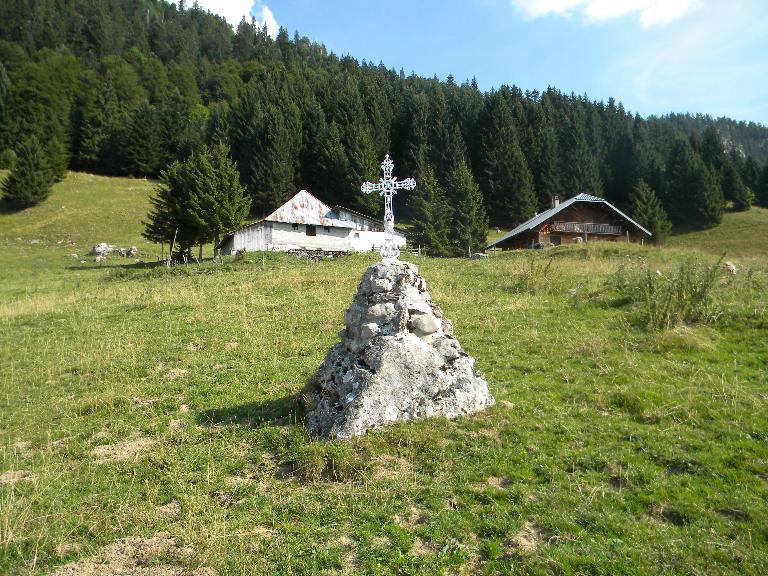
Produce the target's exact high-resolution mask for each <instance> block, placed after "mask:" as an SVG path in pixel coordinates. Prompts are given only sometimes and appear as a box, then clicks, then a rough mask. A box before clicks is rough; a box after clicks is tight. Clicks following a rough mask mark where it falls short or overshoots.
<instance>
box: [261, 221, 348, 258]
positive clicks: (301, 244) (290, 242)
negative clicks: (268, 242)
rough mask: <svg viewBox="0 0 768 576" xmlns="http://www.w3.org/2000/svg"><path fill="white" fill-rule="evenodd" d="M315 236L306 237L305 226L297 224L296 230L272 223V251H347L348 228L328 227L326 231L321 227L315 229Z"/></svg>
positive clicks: (288, 225)
mask: <svg viewBox="0 0 768 576" xmlns="http://www.w3.org/2000/svg"><path fill="white" fill-rule="evenodd" d="M315 231H316V236H307V227H306V225H305V224H299V225H298V230H294V229H293V225H292V224H288V223H287V222H274V223H273V227H272V246H271V249H272V250H277V251H281V250H295V249H308V250H337V251H347V250H349V243H348V242H347V236H348V234H349V228H337V227H335V226H329V227H328V230H327V231H326V229H325V227H323V226H316V227H315Z"/></svg>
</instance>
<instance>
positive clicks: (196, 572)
mask: <svg viewBox="0 0 768 576" xmlns="http://www.w3.org/2000/svg"><path fill="white" fill-rule="evenodd" d="M192 554H193V552H192V550H191V549H189V548H180V547H179V546H178V545H177V544H176V541H175V540H174V539H173V538H171V536H170V535H169V534H167V533H165V532H161V533H159V534H157V535H155V536H152V537H151V538H139V537H128V538H123V539H121V540H118V541H117V542H113V543H112V544H109V545H108V546H105V547H104V548H103V549H102V550H101V552H99V553H98V554H97V555H96V556H94V557H93V558H90V559H87V560H81V561H79V562H72V563H70V564H66V565H64V566H61V567H60V568H58V569H57V570H55V571H54V572H52V573H51V576H129V575H130V576H216V574H217V573H216V571H214V570H213V569H211V568H205V567H204V568H197V569H189V568H186V567H185V566H183V564H184V563H185V562H188V561H189V560H190V558H191V556H192ZM159 562H163V563H159Z"/></svg>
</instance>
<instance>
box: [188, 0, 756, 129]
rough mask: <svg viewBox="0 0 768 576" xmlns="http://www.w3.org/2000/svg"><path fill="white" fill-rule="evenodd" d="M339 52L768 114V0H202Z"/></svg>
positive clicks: (440, 73) (604, 95) (437, 70)
mask: <svg viewBox="0 0 768 576" xmlns="http://www.w3.org/2000/svg"><path fill="white" fill-rule="evenodd" d="M198 2H199V4H200V5H201V6H203V7H204V8H207V9H208V10H210V11H211V12H214V13H217V14H219V15H221V16H223V17H225V18H226V19H227V21H228V22H229V23H230V24H233V25H235V26H236V25H237V22H239V21H240V19H241V18H242V16H243V15H244V14H248V15H249V16H252V17H254V18H255V19H256V20H257V21H258V22H261V23H263V22H266V23H267V28H268V30H269V31H270V33H271V34H273V35H274V34H276V33H277V30H278V28H279V27H280V26H282V27H285V28H286V29H287V30H288V31H289V33H290V34H291V36H292V35H293V33H294V31H298V32H299V33H300V34H301V35H302V36H307V37H309V38H311V39H312V40H316V41H318V42H322V43H323V44H325V46H326V47H327V48H328V49H329V50H331V51H333V52H335V53H336V54H338V55H345V54H348V55H351V56H353V57H355V58H357V59H358V60H363V59H365V60H368V61H369V62H373V63H375V64H378V63H379V62H383V63H384V65H385V66H387V67H388V68H394V69H396V70H400V69H403V70H405V72H406V74H409V73H411V72H415V73H416V74H419V75H421V76H428V77H432V76H435V75H436V76H437V77H438V78H440V79H443V80H444V79H445V78H446V77H447V76H448V75H453V77H454V78H455V79H456V81H457V82H459V83H461V82H463V81H464V80H471V79H472V78H475V79H476V80H477V83H478V85H479V86H480V88H481V89H483V90H489V89H492V88H497V87H499V86H501V85H502V84H508V85H512V84H514V85H517V86H519V87H520V88H521V89H523V90H534V89H536V90H543V89H546V88H547V86H554V87H556V88H558V89H560V90H561V91H563V92H567V93H570V92H576V93H578V94H587V95H588V96H589V97H590V98H591V99H594V100H607V99H608V98H609V97H614V98H615V99H616V100H617V101H620V102H622V103H623V104H624V107H625V108H626V109H628V110H631V111H632V112H639V113H640V114H641V115H643V116H647V115H650V114H666V113H669V112H691V113H697V112H701V113H706V114H711V115H712V116H715V117H717V116H728V117H730V118H734V119H736V120H746V121H755V122H760V123H762V124H764V125H768V1H766V0H390V2H386V3H385V2H370V1H367V0H198Z"/></svg>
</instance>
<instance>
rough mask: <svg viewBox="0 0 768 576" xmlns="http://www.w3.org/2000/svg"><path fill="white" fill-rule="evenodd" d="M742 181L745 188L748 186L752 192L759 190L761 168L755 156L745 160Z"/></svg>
mask: <svg viewBox="0 0 768 576" xmlns="http://www.w3.org/2000/svg"><path fill="white" fill-rule="evenodd" d="M741 179H742V180H743V182H744V185H745V186H748V187H749V188H751V189H752V190H757V183H758V181H759V180H760V166H758V164H757V162H756V161H755V158H754V157H753V156H747V158H746V159H745V160H744V166H743V168H742V171H741Z"/></svg>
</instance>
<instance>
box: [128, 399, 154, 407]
mask: <svg viewBox="0 0 768 576" xmlns="http://www.w3.org/2000/svg"><path fill="white" fill-rule="evenodd" d="M159 401H160V398H134V399H133V403H134V404H135V405H136V406H138V407H139V408H149V407H150V406H152V404H155V403H156V402H159Z"/></svg>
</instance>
